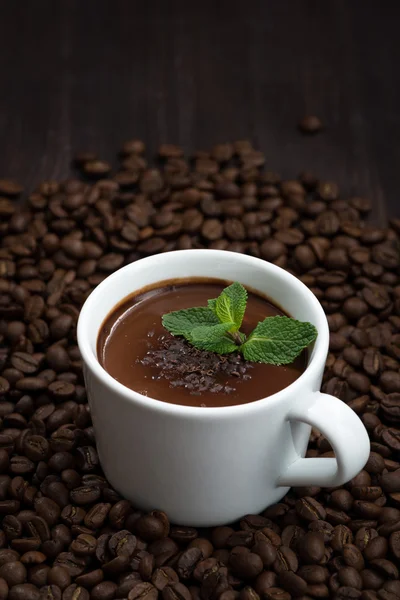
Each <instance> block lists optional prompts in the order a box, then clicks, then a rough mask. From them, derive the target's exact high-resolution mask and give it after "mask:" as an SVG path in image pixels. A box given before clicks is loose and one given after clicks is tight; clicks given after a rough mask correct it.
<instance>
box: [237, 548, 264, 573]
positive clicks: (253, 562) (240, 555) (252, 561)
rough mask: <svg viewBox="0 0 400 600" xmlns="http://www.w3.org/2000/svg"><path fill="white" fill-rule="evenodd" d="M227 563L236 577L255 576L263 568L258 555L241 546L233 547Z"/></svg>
mask: <svg viewBox="0 0 400 600" xmlns="http://www.w3.org/2000/svg"><path fill="white" fill-rule="evenodd" d="M229 564H230V566H231V567H232V569H233V572H234V573H235V574H236V575H237V576H238V577H243V578H244V579H248V578H253V577H256V576H257V575H258V574H259V573H261V571H262V570H263V563H262V560H261V558H260V556H258V554H255V553H253V552H250V551H249V550H248V548H244V547H242V546H237V547H236V548H233V550H232V552H231V554H230V558H229Z"/></svg>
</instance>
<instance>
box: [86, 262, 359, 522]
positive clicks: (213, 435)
mask: <svg viewBox="0 0 400 600" xmlns="http://www.w3.org/2000/svg"><path fill="white" fill-rule="evenodd" d="M188 277H210V278H218V279H224V280H227V281H239V282H240V283H242V284H243V285H244V286H246V287H249V288H252V289H254V290H258V291H259V292H261V293H262V294H264V295H266V296H268V297H269V298H271V300H272V301H273V302H275V303H276V304H277V305H279V306H280V307H282V308H283V309H284V310H285V311H286V312H287V313H288V314H289V315H291V316H292V317H294V318H296V319H299V320H301V321H309V322H311V323H313V324H314V325H315V326H316V328H317V330H318V338H317V340H316V342H315V344H314V347H313V349H312V351H311V353H310V354H311V356H310V359H309V363H308V366H307V369H306V370H305V372H304V373H303V374H302V375H301V376H300V377H299V378H298V379H297V380H296V381H295V382H294V383H292V384H291V385H289V386H288V387H287V388H285V389H283V390H282V391H281V392H279V393H277V394H274V395H273V396H270V397H268V398H265V399H263V400H258V401H256V402H251V403H249V404H242V405H238V406H229V407H220V408H199V407H191V406H179V405H175V404H169V403H166V402H161V401H159V400H154V399H152V398H148V397H146V396H143V395H141V394H139V393H137V392H134V391H132V390H131V389H128V388H126V387H125V386H124V385H122V384H121V383H119V382H118V381H116V380H115V379H113V378H112V377H111V375H109V374H108V373H107V372H106V371H105V370H104V369H103V367H102V366H101V365H100V364H99V362H98V360H97V354H96V341H97V336H98V333H99V329H100V327H101V325H102V323H103V321H104V319H105V318H106V317H107V315H108V314H109V313H110V311H112V309H113V308H114V307H115V306H116V305H117V304H119V303H120V302H121V300H123V299H124V298H125V297H127V296H129V295H130V294H132V293H133V292H135V291H139V290H140V289H142V288H144V287H146V286H148V285H151V284H155V283H158V282H159V283H160V285H162V284H163V283H162V282H164V281H166V280H168V279H176V278H182V279H184V278H188ZM328 343H329V330H328V323H327V320H326V317H325V314H324V311H323V309H322V307H321V305H320V304H319V302H318V300H317V299H316V297H315V296H314V295H313V294H312V292H311V291H310V290H309V289H308V288H307V287H306V286H305V285H304V284H303V283H301V282H300V281H299V280H298V279H296V278H295V277H294V276H293V275H290V274H289V273H287V272H286V271H284V270H283V269H280V268H279V267H276V266H275V265H272V264H270V263H268V262H265V261H263V260H260V259H258V258H253V257H250V256H245V255H241V254H236V253H232V252H225V251H221V250H181V251H176V252H168V253H165V254H159V255H156V256H151V257H149V258H145V259H142V260H139V261H137V262H134V263H132V264H130V265H127V266H126V267H123V268H122V269H120V270H119V271H116V272H115V273H113V274H112V275H110V276H109V277H107V279H105V280H104V281H103V282H102V283H100V285H98V286H97V288H96V289H95V290H94V291H93V292H92V294H91V295H90V296H89V298H88V299H87V300H86V302H85V304H84V306H83V308H82V311H81V314H80V317H79V322H78V344H79V348H80V351H81V354H82V358H83V361H84V373H85V380H86V385H87V391H88V399H89V405H90V409H91V414H92V419H93V425H94V429H95V434H96V440H97V449H98V453H99V458H100V461H101V464H102V467H103V470H104V472H105V475H106V476H107V478H108V480H109V481H110V483H111V485H112V486H114V487H115V489H116V490H118V492H120V493H121V494H122V495H123V496H125V498H127V499H128V500H130V501H131V502H132V504H133V505H134V506H135V507H139V508H142V509H144V510H152V509H155V508H157V509H160V510H164V511H166V513H167V514H168V516H169V518H170V520H171V521H172V522H173V523H174V522H175V523H179V524H181V525H193V526H214V525H219V524H223V523H229V522H231V521H234V520H236V519H238V518H240V517H241V516H243V515H245V514H248V513H254V514H256V513H259V512H261V511H262V510H263V509H265V508H266V507H267V506H269V505H270V504H273V503H275V502H278V501H279V500H280V499H281V498H282V497H283V496H284V495H285V494H286V492H287V491H288V489H289V487H290V486H308V485H316V486H328V487H334V486H338V485H341V484H343V483H345V482H346V481H348V480H350V479H351V478H353V477H354V476H355V475H357V473H358V472H359V471H360V470H361V469H362V468H363V467H364V465H365V463H366V461H367V459H368V455H369V450H370V446H369V439H368V435H367V432H366V430H365V428H364V426H363V424H362V423H361V421H360V419H359V418H358V417H357V415H356V414H355V413H354V412H353V411H352V410H351V409H350V408H349V407H348V406H347V405H346V404H345V403H344V402H342V401H341V400H339V399H337V398H334V397H333V396H329V395H328V394H323V393H321V392H320V391H319V389H320V385H321V379H322V374H323V369H324V365H325V360H326V356H327V352H328ZM311 426H313V427H316V428H317V429H319V430H320V431H321V432H322V433H323V435H324V436H325V437H326V438H327V439H328V440H329V442H330V443H331V445H332V448H333V449H334V452H335V456H336V458H304V455H305V452H306V449H307V444H308V440H309V435H310V430H311Z"/></svg>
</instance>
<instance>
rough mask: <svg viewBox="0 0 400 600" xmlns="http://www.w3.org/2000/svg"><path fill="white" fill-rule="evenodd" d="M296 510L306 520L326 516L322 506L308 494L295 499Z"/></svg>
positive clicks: (314, 519)
mask: <svg viewBox="0 0 400 600" xmlns="http://www.w3.org/2000/svg"><path fill="white" fill-rule="evenodd" d="M296 512H297V513H298V515H299V516H300V517H302V518H303V519H305V520H307V521H316V520H319V519H322V520H323V519H325V516H326V512H325V510H324V507H323V506H322V505H321V504H320V503H319V502H317V501H316V500H315V499H314V498H312V497H310V496H308V497H304V498H300V499H299V500H297V502H296Z"/></svg>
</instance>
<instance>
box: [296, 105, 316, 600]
mask: <svg viewBox="0 0 400 600" xmlns="http://www.w3.org/2000/svg"><path fill="white" fill-rule="evenodd" d="M298 127H299V129H300V131H301V132H302V133H305V134H309V135H310V134H311V135H312V134H315V133H318V132H319V131H321V129H322V128H323V125H322V121H321V120H320V119H319V117H316V116H315V115H309V116H306V117H303V118H302V119H301V120H300V121H299V123H298ZM295 595H299V596H300V595H301V594H295Z"/></svg>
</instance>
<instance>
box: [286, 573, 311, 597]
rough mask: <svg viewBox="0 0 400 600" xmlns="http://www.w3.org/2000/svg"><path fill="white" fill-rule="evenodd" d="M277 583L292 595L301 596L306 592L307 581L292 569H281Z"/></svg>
mask: <svg viewBox="0 0 400 600" xmlns="http://www.w3.org/2000/svg"><path fill="white" fill-rule="evenodd" d="M279 584H280V585H281V586H282V588H283V589H284V590H286V591H287V592H289V593H290V594H291V595H292V596H302V595H304V594H305V593H306V592H307V583H306V581H304V579H302V578H301V577H299V575H297V574H296V573H293V571H282V572H281V573H280V574H279Z"/></svg>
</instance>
